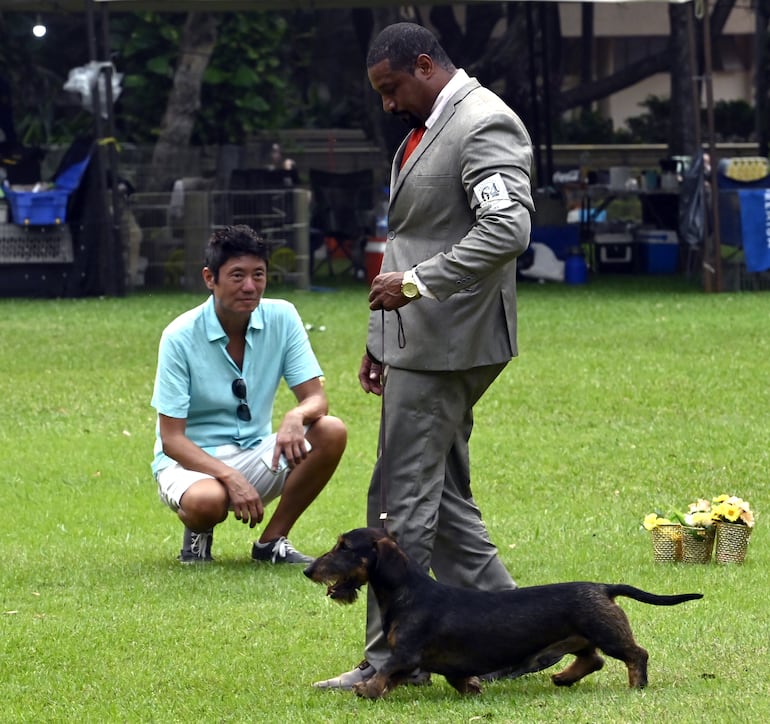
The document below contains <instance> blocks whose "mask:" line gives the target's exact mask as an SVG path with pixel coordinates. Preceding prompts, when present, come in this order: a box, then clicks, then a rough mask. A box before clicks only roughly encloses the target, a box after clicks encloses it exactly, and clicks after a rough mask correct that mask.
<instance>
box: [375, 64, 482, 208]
mask: <svg viewBox="0 0 770 724" xmlns="http://www.w3.org/2000/svg"><path fill="white" fill-rule="evenodd" d="M478 87H479V82H478V81H477V80H476V79H475V78H471V79H470V80H469V81H468V82H467V83H466V84H465V85H464V86H463V87H462V88H460V89H459V90H458V91H457V93H455V94H454V95H453V96H452V97H451V98H450V99H449V101H448V102H447V104H446V106H445V107H444V110H443V111H442V112H441V115H440V116H439V117H438V118H437V119H436V122H435V123H434V124H433V126H431V127H430V128H428V129H426V131H425V135H424V136H423V137H422V141H421V142H420V145H419V146H417V148H416V149H415V150H414V151H413V152H412V155H411V156H409V158H408V159H407V161H406V163H405V164H404V167H403V168H401V169H400V168H399V167H400V166H401V159H402V158H403V156H404V149H405V148H406V142H407V140H408V139H409V134H408V133H407V134H406V137H405V138H404V140H403V141H401V145H400V146H399V147H398V150H397V151H396V155H395V156H394V157H393V165H392V167H391V170H390V188H391V194H390V202H391V203H393V200H394V199H395V197H396V195H397V194H398V191H399V189H400V188H401V186H402V185H403V183H404V179H405V178H406V177H407V176H408V175H409V174H410V173H411V171H412V169H413V168H414V166H415V164H416V163H417V162H418V161H419V160H420V157H421V156H422V155H423V153H425V151H427V150H428V148H429V147H430V145H431V144H432V143H433V141H434V140H435V139H436V138H437V136H438V135H439V133H441V131H442V129H443V128H444V126H446V124H447V123H448V122H449V120H450V118H452V116H453V115H454V114H455V110H456V108H457V106H458V105H459V104H460V103H461V102H462V101H463V100H464V99H465V97H466V96H467V95H468V94H469V93H470V92H471V91H473V90H475V89H476V88H478Z"/></svg>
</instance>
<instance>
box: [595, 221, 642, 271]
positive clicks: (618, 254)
mask: <svg viewBox="0 0 770 724" xmlns="http://www.w3.org/2000/svg"><path fill="white" fill-rule="evenodd" d="M594 244H595V245H596V268H597V270H598V271H600V272H608V273H611V274H616V273H621V274H630V273H632V272H633V271H635V268H636V258H635V256H636V255H635V248H634V247H635V243H634V237H633V236H632V235H631V234H630V233H628V232H627V231H623V232H614V233H613V232H609V233H604V234H596V235H595V236H594Z"/></svg>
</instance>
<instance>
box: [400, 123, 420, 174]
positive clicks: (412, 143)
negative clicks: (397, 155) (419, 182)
mask: <svg viewBox="0 0 770 724" xmlns="http://www.w3.org/2000/svg"><path fill="white" fill-rule="evenodd" d="M423 135H425V126H420V127H419V128H414V129H412V132H411V133H410V134H409V138H408V139H407V141H406V148H405V149H404V155H403V156H402V157H401V168H404V164H405V163H406V161H407V159H408V158H409V156H411V155H412V151H414V149H415V148H417V144H418V143H420V141H421V140H422V137H423Z"/></svg>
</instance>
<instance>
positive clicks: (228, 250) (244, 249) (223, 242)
mask: <svg viewBox="0 0 770 724" xmlns="http://www.w3.org/2000/svg"><path fill="white" fill-rule="evenodd" d="M247 254H249V255H252V256H256V257H259V258H260V259H264V261H265V266H267V264H268V259H267V245H266V244H265V242H264V241H263V239H262V237H261V236H260V235H259V234H258V233H257V232H256V231H254V229H252V228H251V227H250V226H246V224H237V225H235V226H225V227H224V228H222V229H217V230H216V231H215V232H214V233H213V234H212V235H211V237H210V238H209V243H208V244H207V246H206V252H205V254H204V257H203V263H204V264H205V266H207V267H208V268H209V269H210V270H211V273H212V274H213V275H214V281H219V269H220V268H221V266H222V264H224V263H225V262H226V261H227V260H228V259H232V258H233V257H237V256H246V255H247Z"/></svg>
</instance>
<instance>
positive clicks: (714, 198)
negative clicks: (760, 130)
mask: <svg viewBox="0 0 770 724" xmlns="http://www.w3.org/2000/svg"><path fill="white" fill-rule="evenodd" d="M703 5H704V9H703V56H704V57H703V61H704V80H705V85H706V119H707V126H708V141H709V156H710V158H711V214H712V226H713V228H712V230H711V231H712V243H711V245H710V246H711V248H710V249H709V250H708V251H709V252H710V253H707V254H705V255H704V259H703V286H704V289H705V291H707V292H721V291H722V242H721V235H720V231H719V187H718V186H717V165H718V162H719V159H718V158H717V154H716V143H715V142H714V136H715V131H714V87H713V76H712V63H711V60H712V59H711V22H710V19H709V0H703Z"/></svg>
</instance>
